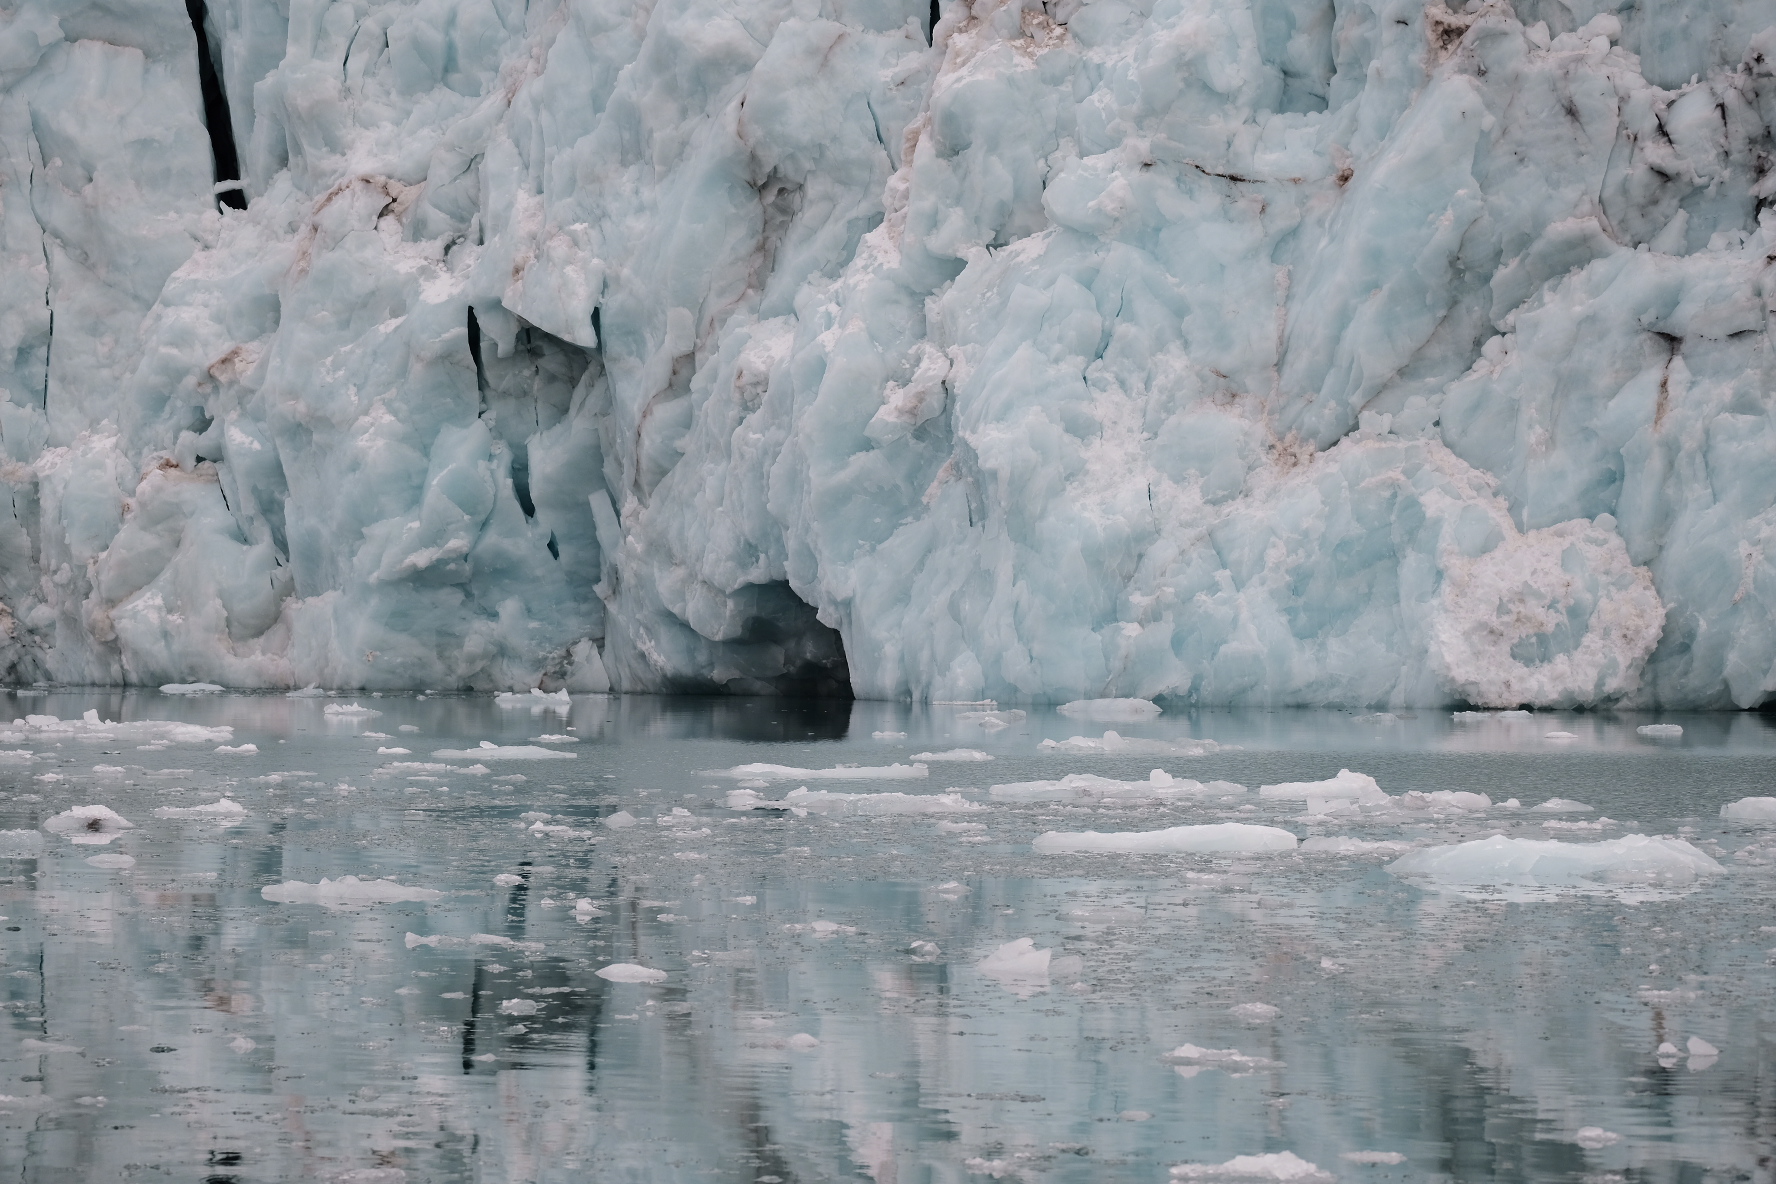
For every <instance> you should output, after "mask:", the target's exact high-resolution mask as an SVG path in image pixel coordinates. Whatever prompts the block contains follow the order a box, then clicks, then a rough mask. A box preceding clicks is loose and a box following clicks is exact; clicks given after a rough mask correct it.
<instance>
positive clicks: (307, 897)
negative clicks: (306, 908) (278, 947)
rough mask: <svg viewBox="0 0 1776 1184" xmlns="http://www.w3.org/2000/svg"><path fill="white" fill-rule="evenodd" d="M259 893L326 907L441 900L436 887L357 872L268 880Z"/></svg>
mask: <svg viewBox="0 0 1776 1184" xmlns="http://www.w3.org/2000/svg"><path fill="white" fill-rule="evenodd" d="M259 895H261V896H263V897H264V898H265V899H266V900H269V901H272V902H273V903H275V904H318V905H320V906H321V907H323V908H329V909H348V908H357V907H360V906H364V905H377V904H399V903H401V902H404V901H429V900H441V899H443V897H444V894H443V893H442V892H440V891H438V890H437V889H436V888H412V887H408V886H407V885H405V884H397V883H396V882H395V881H394V880H393V879H392V878H385V879H381V880H360V879H358V877H356V876H341V877H339V879H337V880H329V879H327V878H326V877H324V876H323V877H322V878H321V880H320V881H319V882H318V883H314V884H309V883H305V882H303V881H301V880H285V881H284V882H283V883H281V884H269V885H267V886H266V887H264V888H261V889H260V890H259Z"/></svg>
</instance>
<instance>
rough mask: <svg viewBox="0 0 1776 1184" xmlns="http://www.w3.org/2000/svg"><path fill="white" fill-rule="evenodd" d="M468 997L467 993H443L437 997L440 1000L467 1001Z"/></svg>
mask: <svg viewBox="0 0 1776 1184" xmlns="http://www.w3.org/2000/svg"><path fill="white" fill-rule="evenodd" d="M468 997H469V993H468V992H467V991H445V992H444V993H443V994H441V995H439V996H438V998H440V999H467V998H468Z"/></svg>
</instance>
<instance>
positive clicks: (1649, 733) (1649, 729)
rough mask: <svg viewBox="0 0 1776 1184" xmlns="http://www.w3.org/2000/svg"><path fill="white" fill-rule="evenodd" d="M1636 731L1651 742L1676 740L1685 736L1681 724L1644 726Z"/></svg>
mask: <svg viewBox="0 0 1776 1184" xmlns="http://www.w3.org/2000/svg"><path fill="white" fill-rule="evenodd" d="M1634 730H1635V732H1637V733H1638V734H1640V735H1642V736H1645V737H1646V738H1647V739H1649V740H1676V739H1678V738H1679V737H1681V736H1682V735H1683V725H1681V724H1642V725H1640V726H1639V727H1638V728H1635V729H1634Z"/></svg>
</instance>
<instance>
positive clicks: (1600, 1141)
mask: <svg viewBox="0 0 1776 1184" xmlns="http://www.w3.org/2000/svg"><path fill="white" fill-rule="evenodd" d="M1621 1141H1622V1136H1621V1135H1618V1134H1617V1133H1616V1132H1615V1131H1606V1130H1604V1129H1603V1128H1602V1127H1600V1126H1582V1127H1580V1128H1579V1130H1578V1133H1577V1134H1575V1135H1574V1136H1573V1142H1575V1143H1577V1144H1578V1145H1579V1146H1581V1147H1583V1148H1584V1149H1585V1150H1587V1151H1601V1150H1602V1149H1603V1148H1605V1147H1608V1146H1611V1145H1612V1144H1615V1143H1620V1142H1621Z"/></svg>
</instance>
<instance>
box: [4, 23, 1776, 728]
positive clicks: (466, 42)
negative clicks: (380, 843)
mask: <svg viewBox="0 0 1776 1184" xmlns="http://www.w3.org/2000/svg"><path fill="white" fill-rule="evenodd" d="M1772 126H1776V0H1675V2H1671V3H1665V4H1651V3H1645V2H1642V0H1562V2H1560V3H1555V2H1553V0H1519V2H1517V3H1515V4H1513V3H1510V2H1508V0H1471V2H1469V3H1467V4H1465V6H1464V5H1458V6H1457V7H1454V8H1451V7H1446V6H1445V5H1444V4H1442V3H1430V4H1426V3H1425V2H1424V0H1224V2H1218V3H1209V2H1208V0H1048V2H1047V3H1039V2H1037V0H941V2H937V3H928V2H925V0H920V2H916V3H915V2H911V0H654V2H653V3H647V2H645V0H532V2H527V3H520V2H519V0H210V2H209V3H208V5H207V6H206V5H205V3H203V0H191V2H190V3H189V4H188V5H187V11H186V12H184V13H181V12H179V11H178V10H177V7H176V6H167V5H151V4H147V3H143V2H142V0H108V2H107V3H104V4H100V3H96V2H92V0H20V2H19V3H17V4H16V5H14V6H12V7H11V8H10V9H9V10H8V12H7V14H6V15H5V16H4V17H0V387H3V388H4V398H3V399H0V453H3V456H0V480H3V481H4V482H5V487H6V490H7V492H8V495H9V507H8V511H7V512H5V513H0V674H3V675H4V676H5V678H7V679H8V680H14V681H23V682H32V681H45V682H62V683H92V684H118V683H123V684H133V685H145V686H156V685H160V684H163V683H194V682H214V683H218V684H224V685H228V686H234V687H290V688H298V687H306V686H310V685H319V686H326V687H340V688H365V689H371V688H375V689H395V688H418V687H427V688H469V689H479V690H519V691H526V690H530V689H535V688H538V687H541V688H543V689H545V690H549V691H555V690H560V689H566V690H569V691H575V692H579V691H603V690H607V689H616V690H625V691H729V692H738V693H814V694H822V693H846V692H853V693H855V694H856V695H858V696H860V697H866V698H889V699H892V698H913V699H933V700H970V701H972V700H985V699H993V700H1000V701H1009V702H1026V703H1039V702H1054V703H1060V702H1066V701H1069V700H1077V699H1091V698H1119V697H1125V698H1139V699H1149V700H1158V701H1159V702H1161V703H1162V704H1182V705H1191V704H1196V705H1219V704H1245V705H1280V704H1303V705H1312V704H1338V705H1349V706H1368V707H1377V708H1383V707H1409V706H1415V705H1430V704H1445V703H1454V702H1467V703H1471V704H1475V705H1478V706H1487V707H1517V706H1521V705H1547V706H1592V705H1608V704H1622V705H1626V706H1680V707H1735V706H1736V707H1754V706H1758V705H1761V704H1763V703H1764V702H1765V701H1766V700H1767V699H1770V698H1771V697H1772V695H1773V694H1776V622H1773V621H1772V612H1773V610H1776V546H1772V544H1773V543H1776V425H1773V423H1772V418H1771V411H1770V403H1771V397H1770V393H1769V392H1770V391H1771V389H1772V385H1773V384H1772V379H1773V377H1776V375H1773V374H1772V368H1773V363H1772V359H1771V357H1770V320H1769V318H1770V310H1771V308H1772V298H1773V297H1772V293H1771V291H1770V279H1769V276H1770V271H1769V268H1770V263H1771V260H1772V259H1776V222H1773V221H1772V220H1771V219H1770V218H1769V217H1767V216H1766V211H1767V207H1768V206H1769V204H1770V202H1771V198H1772V194H1776V179H1773V178H1772V175H1771V173H1770V167H1771V160H1772V156H1773V154H1776V139H1773V137H1772V132H1771V128H1772ZM989 706H990V705H989Z"/></svg>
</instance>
